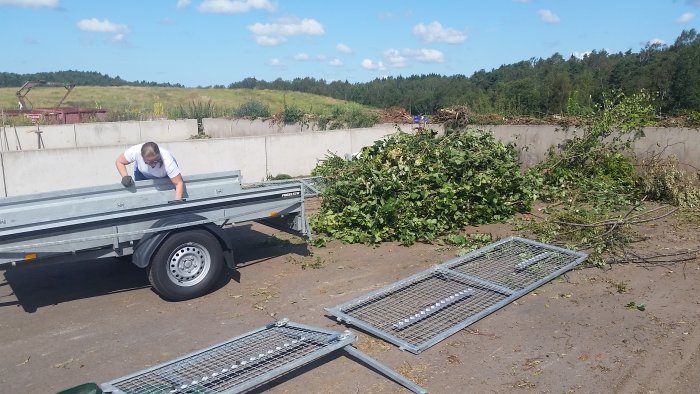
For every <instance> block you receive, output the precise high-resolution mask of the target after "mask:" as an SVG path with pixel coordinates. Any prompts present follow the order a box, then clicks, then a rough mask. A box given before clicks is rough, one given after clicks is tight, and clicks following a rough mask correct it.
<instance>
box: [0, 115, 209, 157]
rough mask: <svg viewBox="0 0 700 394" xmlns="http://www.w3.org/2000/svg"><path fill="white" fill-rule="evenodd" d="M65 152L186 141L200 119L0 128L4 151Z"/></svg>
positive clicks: (0, 138) (193, 132)
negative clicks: (110, 146)
mask: <svg viewBox="0 0 700 394" xmlns="http://www.w3.org/2000/svg"><path fill="white" fill-rule="evenodd" d="M37 129H38V130H39V131H41V133H40V134H39V135H41V142H42V147H41V148H43V149H65V148H80V147H91V146H109V145H119V144H137V143H139V142H143V141H183V140H186V139H188V138H190V137H191V136H193V135H196V134H197V120H196V119H184V120H152V121H132V122H100V123H76V124H65V125H39V126H38V127H37V126H18V127H14V126H0V151H16V150H32V149H39V148H40V146H39V142H38V134H37Z"/></svg>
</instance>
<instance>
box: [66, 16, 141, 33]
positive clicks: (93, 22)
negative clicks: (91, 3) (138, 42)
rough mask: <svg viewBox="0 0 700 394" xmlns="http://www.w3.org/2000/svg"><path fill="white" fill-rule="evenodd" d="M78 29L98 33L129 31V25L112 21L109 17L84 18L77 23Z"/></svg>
mask: <svg viewBox="0 0 700 394" xmlns="http://www.w3.org/2000/svg"><path fill="white" fill-rule="evenodd" d="M77 25H78V29H80V30H82V31H92V32H98V33H128V32H129V27H128V26H127V25H123V24H120V23H114V22H110V21H109V20H107V19H104V20H99V19H97V18H92V19H83V20H80V21H78V23H77Z"/></svg>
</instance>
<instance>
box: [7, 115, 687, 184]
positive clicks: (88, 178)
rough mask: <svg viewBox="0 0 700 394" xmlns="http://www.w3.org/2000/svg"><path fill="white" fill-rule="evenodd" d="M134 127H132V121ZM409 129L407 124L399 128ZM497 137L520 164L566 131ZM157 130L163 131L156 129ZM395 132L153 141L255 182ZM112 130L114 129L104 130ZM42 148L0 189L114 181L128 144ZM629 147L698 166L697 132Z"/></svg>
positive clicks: (677, 132)
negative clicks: (518, 151)
mask: <svg viewBox="0 0 700 394" xmlns="http://www.w3.org/2000/svg"><path fill="white" fill-rule="evenodd" d="M134 127H135V126H134ZM401 128H402V130H404V131H408V132H411V131H412V130H411V127H410V125H408V126H405V127H401ZM486 129H487V130H490V131H491V132H492V133H493V134H494V135H495V136H496V137H497V138H499V139H501V140H504V141H515V142H516V143H517V145H518V146H519V147H524V146H527V147H528V149H527V150H524V151H523V153H522V155H521V156H522V157H521V158H522V161H523V163H524V164H525V165H532V164H534V163H536V162H537V161H539V160H540V159H541V158H542V157H544V154H545V152H546V151H547V148H549V146H551V145H552V144H554V145H556V144H557V143H559V142H561V141H562V140H563V139H564V138H565V134H564V133H563V132H556V131H555V128H554V127H553V126H491V127H488V128H486ZM161 131H162V130H161ZM394 132H396V127H395V126H393V125H381V126H378V127H373V128H368V129H355V130H335V131H324V132H318V131H315V132H303V133H299V132H297V133H281V134H272V135H266V136H248V137H235V138H214V139H202V140H186V141H170V142H160V141H159V143H160V145H162V146H163V147H165V148H166V149H169V150H170V151H172V152H173V154H174V155H175V156H176V158H177V160H178V163H179V164H180V168H181V169H182V171H183V173H184V174H186V175H187V174H202V173H208V172H218V171H227V170H236V169H240V170H241V172H242V175H243V179H244V181H248V182H256V181H260V180H263V179H265V177H266V176H267V175H279V174H289V175H292V176H300V175H308V174H309V173H310V172H311V170H312V169H313V168H314V167H315V166H316V164H317V162H318V161H319V160H321V159H323V158H324V157H325V156H326V155H327V154H328V152H332V153H335V154H337V155H340V156H343V155H344V154H346V153H356V152H358V151H359V150H360V149H361V148H362V147H363V146H368V145H371V144H372V143H374V141H376V140H378V139H381V138H383V137H384V136H386V135H388V134H392V133H394ZM104 133H105V134H107V133H115V134H113V136H115V137H119V136H120V135H118V134H116V131H114V130H107V131H104ZM130 144H131V142H128V141H126V140H124V141H123V143H122V144H115V145H110V146H100V147H80V148H64V149H42V150H23V151H9V152H2V153H0V167H1V170H2V177H0V182H2V183H1V184H0V194H3V195H6V196H13V195H20V194H27V193H34V192H43V191H53V190H61V189H68V188H75V187H84V186H96V185H103V184H110V183H111V184H113V183H117V182H119V180H120V179H119V174H117V171H116V169H115V167H114V160H115V159H116V157H117V156H118V155H119V154H120V153H122V152H123V151H124V149H126V148H127V146H128V145H130ZM635 149H636V151H637V152H638V153H640V154H644V153H647V154H648V152H649V151H655V152H661V151H662V150H663V151H664V154H665V155H671V154H673V155H676V156H677V157H678V158H679V159H680V161H681V162H682V163H686V164H687V165H688V168H695V169H697V168H700V154H698V153H699V152H700V131H698V130H691V129H661V128H649V129H647V130H646V137H645V138H644V139H642V140H640V141H638V142H637V144H636V146H635Z"/></svg>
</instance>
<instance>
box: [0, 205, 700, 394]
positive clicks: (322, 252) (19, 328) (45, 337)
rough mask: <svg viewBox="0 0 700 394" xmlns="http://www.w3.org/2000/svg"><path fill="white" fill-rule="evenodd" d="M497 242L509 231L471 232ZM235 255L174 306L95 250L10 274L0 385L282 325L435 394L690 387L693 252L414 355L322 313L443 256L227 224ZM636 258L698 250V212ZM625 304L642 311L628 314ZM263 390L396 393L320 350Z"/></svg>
mask: <svg viewBox="0 0 700 394" xmlns="http://www.w3.org/2000/svg"><path fill="white" fill-rule="evenodd" d="M477 230H479V231H481V232H490V233H492V234H493V235H494V238H497V237H502V236H506V235H510V234H511V233H512V229H511V227H510V226H509V225H493V226H485V227H480V228H478V229H477ZM229 231H230V233H231V236H232V237H234V238H235V239H236V244H237V245H239V247H238V249H237V251H236V258H237V260H238V262H239V263H240V264H241V266H240V267H239V269H238V270H237V271H235V272H229V273H227V275H224V276H223V277H222V280H221V283H220V284H219V287H218V289H217V290H215V291H214V292H212V293H211V294H209V295H207V296H204V297H201V298H198V299H195V300H191V301H186V302H176V303H174V302H167V301H164V300H163V299H161V298H160V297H159V296H158V295H157V294H156V293H154V292H153V291H152V290H151V289H150V286H149V284H148V281H147V279H146V273H145V271H142V270H140V269H138V268H136V267H134V266H132V265H131V264H130V263H128V262H126V261H123V260H117V259H113V260H112V259H105V260H103V261H90V262H85V263H74V264H63V265H51V266H48V265H47V266H41V265H37V266H24V267H14V268H9V269H7V270H4V271H0V272H2V278H1V279H0V334H1V335H2V337H1V338H0V392H2V393H27V394H31V393H51V392H56V391H59V390H62V389H65V388H68V387H71V386H74V385H78V384H81V383H84V382H96V383H102V382H106V381H109V380H112V379H114V378H117V377H120V376H124V375H127V374H130V373H132V372H136V371H138V370H141V369H143V368H146V367H149V366H152V365H155V364H158V363H161V362H164V361H168V360H170V359H173V358H176V357H178V356H180V355H183V354H187V353H189V352H192V351H196V350H198V349H202V348H205V347H207V346H209V345H212V344H215V343H219V342H222V341H225V340H227V339H229V338H232V337H235V336H238V335H240V334H242V333H245V332H248V331H251V330H253V329H256V328H259V327H261V326H263V325H265V324H267V323H270V322H272V321H274V320H277V319H281V318H285V317H286V318H289V319H290V320H291V321H294V322H297V323H303V324H307V325H312V326H317V327H324V328H329V329H332V330H338V331H343V330H345V329H350V330H352V331H353V332H355V333H357V334H358V336H359V338H360V339H359V340H358V342H356V346H357V347H358V348H359V349H361V350H362V351H364V352H365V353H367V354H368V355H370V356H372V357H374V358H375V359H377V360H379V361H381V362H382V363H384V364H385V365H386V366H388V367H390V368H392V369H394V370H396V371H399V372H400V373H402V374H403V375H405V376H407V377H408V378H410V379H412V380H413V381H415V382H416V383H418V384H420V385H421V386H423V387H424V388H426V389H427V390H428V391H429V392H433V393H693V392H699V389H698V388H699V387H700V328H698V323H700V261H699V260H698V259H695V260H692V261H687V262H683V263H676V264H673V265H670V266H654V267H641V266H639V265H616V266H612V267H611V268H609V269H599V268H582V269H577V270H574V271H572V272H570V273H568V274H566V275H564V276H563V277H561V278H559V279H556V280H554V281H552V282H550V283H548V284H545V285H544V286H542V287H540V288H539V289H537V290H536V291H534V292H532V293H530V294H528V295H525V296H523V297H522V298H520V299H518V300H517V301H515V302H513V303H511V304H509V305H508V306H506V307H505V308H503V309H501V310H499V311H497V312H495V313H493V314H491V315H489V316H487V317H486V318H484V319H482V320H480V321H478V322H476V323H475V324H473V325H471V326H470V327H468V328H466V329H464V330H462V331H460V332H458V333H456V334H455V335H452V336H451V337H449V338H447V339H446V340H444V341H442V342H440V343H438V344H437V345H435V346H433V347H431V348H429V349H427V350H426V351H424V352H423V353H421V354H419V355H414V354H411V353H408V352H403V351H401V350H399V349H398V348H397V347H396V346H394V345H391V344H388V343H386V342H384V341H382V340H379V339H377V338H374V337H372V336H370V335H367V334H365V333H363V332H362V331H359V330H357V329H355V328H354V327H349V326H345V325H341V324H338V323H336V321H335V319H333V318H330V317H329V316H327V315H325V311H324V309H323V308H325V307H332V306H336V305H338V304H340V303H343V302H345V301H347V300H350V299H352V298H355V297H358V296H359V295H361V294H363V293H366V292H368V291H371V290H373V289H376V288H379V287H382V286H385V285H387V284H389V283H391V282H394V281H396V280H398V279H401V278H405V277H407V276H410V275H412V274H414V273H416V272H419V271H421V270H424V269H426V268H429V267H430V266H432V265H434V264H437V263H441V262H443V261H445V260H448V259H450V258H453V257H455V253H456V250H454V249H446V248H444V247H437V246H435V245H429V244H416V245H413V246H411V247H403V246H399V245H396V244H383V245H381V246H379V247H371V246H364V245H343V244H340V243H335V242H333V243H331V244H330V245H328V246H327V247H324V248H313V247H311V246H307V245H306V244H305V243H304V242H303V240H301V239H299V238H296V237H294V236H291V235H288V234H285V233H280V232H279V231H277V230H273V229H271V228H268V227H265V226H262V225H259V224H257V223H254V224H250V223H249V224H244V225H241V226H237V227H235V228H232V229H230V230H229ZM641 231H643V232H645V233H647V234H648V235H649V236H650V238H649V239H648V240H647V241H645V242H643V243H642V244H638V245H636V246H635V248H639V250H641V251H644V252H654V251H668V250H671V251H673V250H682V249H693V248H697V247H698V246H700V223H698V220H697V216H693V215H690V216H689V215H685V216H684V215H674V216H671V217H668V218H666V219H664V220H661V221H658V222H654V223H651V225H648V226H646V227H644V228H643V229H641ZM630 302H634V303H635V304H636V305H640V304H644V308H643V309H644V310H639V309H636V308H632V309H630V308H628V307H626V305H628V304H629V303H630ZM259 391H269V392H271V393H308V392H313V393H400V392H406V390H405V389H403V388H402V387H401V386H399V385H397V384H396V383H394V382H393V381H390V380H388V379H386V378H384V377H382V376H381V375H379V374H377V373H376V372H374V371H373V370H371V369H368V368H366V367H365V366H364V365H362V364H360V363H358V362H357V361H356V360H354V359H351V358H348V357H346V356H343V355H333V356H329V357H326V358H324V359H322V360H321V361H320V362H317V363H314V364H313V365H311V366H309V367H305V368H303V369H301V370H298V371H296V372H294V373H292V374H290V375H286V376H284V377H282V378H281V379H278V380H277V381H275V382H273V383H271V384H270V385H268V386H265V387H262V388H260V389H259Z"/></svg>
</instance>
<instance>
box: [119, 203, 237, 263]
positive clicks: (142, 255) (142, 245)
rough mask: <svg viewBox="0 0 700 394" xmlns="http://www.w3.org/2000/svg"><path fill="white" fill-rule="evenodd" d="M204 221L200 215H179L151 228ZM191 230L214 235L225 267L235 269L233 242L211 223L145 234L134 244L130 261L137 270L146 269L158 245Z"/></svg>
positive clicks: (156, 223)
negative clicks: (221, 252) (204, 231)
mask: <svg viewBox="0 0 700 394" xmlns="http://www.w3.org/2000/svg"><path fill="white" fill-rule="evenodd" d="M204 219H206V218H205V217H203V216H200V215H194V214H185V215H179V216H177V217H169V218H166V219H161V220H159V221H157V222H155V223H154V224H153V226H151V228H158V227H163V226H172V225H177V224H182V223H191V222H195V221H198V220H204ZM193 228H203V229H205V230H207V231H208V232H210V233H211V234H212V235H214V236H215V237H216V238H217V239H218V240H219V243H220V244H221V249H222V250H223V252H224V260H225V262H226V265H227V266H228V267H229V268H231V269H233V268H234V267H235V262H234V259H233V242H232V241H231V239H230V237H228V236H226V234H225V233H224V230H223V229H221V227H219V226H217V225H215V224H213V223H205V224H202V225H200V226H196V227H185V228H182V229H174V230H166V231H159V232H155V233H150V234H146V235H145V236H144V237H143V238H141V240H140V241H139V242H138V244H136V246H135V247H134V253H133V255H132V258H131V261H132V263H134V265H135V266H137V267H139V268H146V267H148V265H149V264H150V263H151V259H152V258H153V255H154V254H155V253H156V251H158V248H160V245H162V244H163V241H165V239H166V238H167V237H168V236H169V235H170V234H172V233H173V232H178V231H187V230H190V229H193Z"/></svg>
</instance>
